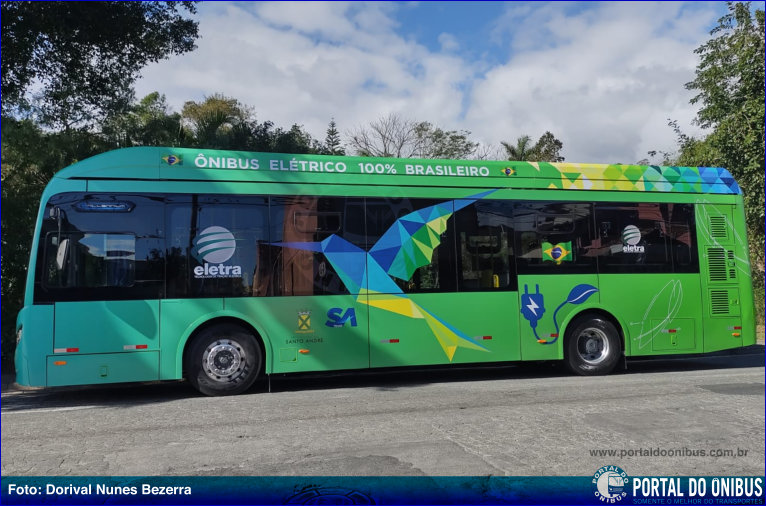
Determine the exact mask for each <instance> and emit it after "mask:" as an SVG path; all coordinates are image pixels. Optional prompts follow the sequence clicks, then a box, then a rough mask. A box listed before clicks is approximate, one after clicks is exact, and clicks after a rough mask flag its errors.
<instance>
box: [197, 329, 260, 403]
mask: <svg viewBox="0 0 766 506" xmlns="http://www.w3.org/2000/svg"><path fill="white" fill-rule="evenodd" d="M186 360H187V362H186V371H187V379H188V380H189V382H190V383H191V384H192V386H193V387H194V388H196V389H197V390H199V391H200V392H201V393H203V394H205V395H236V394H241V393H242V392H244V391H246V390H247V389H248V388H250V387H251V386H252V385H253V383H254V382H255V380H256V378H257V377H258V375H259V374H260V372H261V367H262V363H263V358H262V354H261V349H260V347H259V346H258V343H257V342H256V340H255V336H253V335H252V334H251V333H250V332H248V331H246V330H245V329H243V328H242V327H240V326H238V325H234V324H230V323H227V324H219V325H213V326H211V327H208V328H206V329H203V330H202V331H200V333H199V334H198V335H197V336H196V337H195V338H194V341H193V342H192V344H191V348H189V353H188V354H187V356H186Z"/></svg>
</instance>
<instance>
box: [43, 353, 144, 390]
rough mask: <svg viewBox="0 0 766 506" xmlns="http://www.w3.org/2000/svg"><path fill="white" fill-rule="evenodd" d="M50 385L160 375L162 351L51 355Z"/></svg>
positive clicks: (100, 381)
mask: <svg viewBox="0 0 766 506" xmlns="http://www.w3.org/2000/svg"><path fill="white" fill-rule="evenodd" d="M47 362H48V386H51V387H55V386H65V385H98V384H101V383H124V382H128V381H154V380H158V379H159V374H158V370H159V352H157V351H138V352H126V353H98V354H94V355H68V356H53V357H48V361H47Z"/></svg>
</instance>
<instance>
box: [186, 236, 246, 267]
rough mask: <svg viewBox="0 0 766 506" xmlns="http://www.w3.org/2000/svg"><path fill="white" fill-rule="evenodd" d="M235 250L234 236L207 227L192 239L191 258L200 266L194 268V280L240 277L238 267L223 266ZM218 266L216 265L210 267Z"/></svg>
mask: <svg viewBox="0 0 766 506" xmlns="http://www.w3.org/2000/svg"><path fill="white" fill-rule="evenodd" d="M236 249H237V241H236V239H235V238H234V234H232V233H231V232H229V231H228V230H227V229H225V228H223V227H219V226H212V227H207V228H206V229H204V230H202V231H201V232H200V233H199V234H197V237H196V238H195V239H194V247H193V248H192V256H193V257H194V258H196V259H197V260H198V261H199V262H200V263H201V264H203V265H201V266H197V267H195V268H194V277H196V278H237V277H239V276H241V275H242V267H240V266H239V265H223V263H224V262H226V261H228V260H229V259H230V258H231V257H232V256H234V252H235V251H236ZM210 264H218V265H210Z"/></svg>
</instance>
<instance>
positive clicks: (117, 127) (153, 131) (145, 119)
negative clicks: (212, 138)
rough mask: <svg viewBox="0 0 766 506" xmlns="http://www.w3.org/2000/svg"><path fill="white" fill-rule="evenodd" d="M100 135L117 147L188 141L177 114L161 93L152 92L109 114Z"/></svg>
mask: <svg viewBox="0 0 766 506" xmlns="http://www.w3.org/2000/svg"><path fill="white" fill-rule="evenodd" d="M101 134H102V135H103V136H104V138H105V140H107V141H108V142H109V143H110V144H114V145H115V146H118V147H129V146H184V145H191V144H192V139H191V136H190V132H189V131H188V129H186V128H184V127H183V125H182V123H181V115H180V114H178V113H175V112H171V111H170V109H169V108H168V105H167V102H166V101H165V95H160V94H159V93H158V92H156V91H155V92H153V93H150V94H149V95H147V96H145V97H144V98H142V99H141V100H140V101H139V102H138V103H135V104H131V105H130V107H129V108H128V110H127V111H126V112H124V113H123V114H115V115H112V117H110V118H109V119H108V120H107V121H106V122H105V123H104V125H103V126H102V128H101Z"/></svg>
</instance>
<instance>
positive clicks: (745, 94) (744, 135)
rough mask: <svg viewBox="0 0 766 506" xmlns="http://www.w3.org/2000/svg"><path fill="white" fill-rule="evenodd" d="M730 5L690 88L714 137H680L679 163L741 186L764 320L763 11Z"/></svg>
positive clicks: (703, 50) (703, 53) (706, 46)
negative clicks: (716, 171)
mask: <svg viewBox="0 0 766 506" xmlns="http://www.w3.org/2000/svg"><path fill="white" fill-rule="evenodd" d="M728 6H729V12H728V13H727V14H726V15H725V16H723V17H722V18H721V19H719V20H718V25H717V26H716V27H715V28H714V29H713V30H712V31H711V35H712V38H711V39H710V40H709V41H707V42H706V43H705V44H703V45H702V46H700V47H699V48H697V50H696V51H695V52H696V53H697V54H698V55H700V63H699V65H698V66H697V71H696V77H695V79H694V80H693V81H691V82H690V83H688V84H687V85H686V87H687V88H688V89H690V90H694V91H696V92H697V95H696V96H695V97H694V98H693V99H692V103H693V104H700V105H701V109H700V110H699V112H698V114H697V122H698V123H699V124H700V125H701V126H702V127H703V128H707V129H710V130H711V133H710V134H709V135H708V136H707V137H706V138H705V139H702V140H698V139H694V138H689V137H686V136H683V135H679V144H680V148H681V149H680V154H679V157H678V164H679V165H707V166H720V167H726V168H728V169H729V171H731V173H732V174H733V175H734V177H735V178H736V180H737V182H738V183H739V185H740V186H741V187H742V191H743V193H744V196H745V216H746V220H747V226H748V236H749V241H750V258H751V262H752V265H753V267H754V271H755V272H754V276H753V283H754V288H755V291H756V293H757V294H758V293H760V294H761V295H760V296H759V297H758V299H757V301H758V310H759V315H760V320H761V321H763V296H762V295H763V283H764V256H763V254H764V228H763V223H764V207H765V203H764V170H765V167H764V84H763V83H764V11H762V10H756V11H755V12H752V10H751V7H750V3H749V2H736V3H733V2H729V3H728ZM671 126H674V125H673V124H672V123H671ZM676 132H677V133H678V130H677V129H676Z"/></svg>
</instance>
